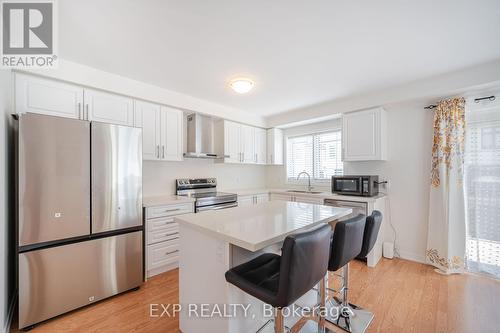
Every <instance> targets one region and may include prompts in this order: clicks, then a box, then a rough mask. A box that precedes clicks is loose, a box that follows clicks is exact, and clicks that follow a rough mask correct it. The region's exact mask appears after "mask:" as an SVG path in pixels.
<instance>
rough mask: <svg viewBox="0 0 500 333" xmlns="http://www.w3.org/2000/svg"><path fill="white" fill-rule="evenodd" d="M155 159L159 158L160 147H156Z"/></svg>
mask: <svg viewBox="0 0 500 333" xmlns="http://www.w3.org/2000/svg"><path fill="white" fill-rule="evenodd" d="M156 158H160V145H157V146H156Z"/></svg>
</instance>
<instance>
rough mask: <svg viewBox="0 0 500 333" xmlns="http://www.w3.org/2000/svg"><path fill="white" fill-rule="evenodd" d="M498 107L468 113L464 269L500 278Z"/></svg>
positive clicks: (499, 125)
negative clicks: (465, 257)
mask: <svg viewBox="0 0 500 333" xmlns="http://www.w3.org/2000/svg"><path fill="white" fill-rule="evenodd" d="M499 111H500V108H498V107H495V108H485V109H473V110H468V111H467V113H466V117H467V131H466V142H465V165H464V169H465V184H464V185H465V187H464V189H465V200H466V208H467V210H466V219H467V267H468V269H469V270H470V271H473V272H479V273H486V274H490V275H493V276H495V277H497V278H500V220H499V219H498V217H499V216H500V113H499Z"/></svg>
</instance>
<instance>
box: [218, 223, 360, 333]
mask: <svg viewBox="0 0 500 333" xmlns="http://www.w3.org/2000/svg"><path fill="white" fill-rule="evenodd" d="M331 237H332V230H331V227H330V225H328V224H327V225H323V226H321V227H319V228H316V229H314V230H310V231H307V232H303V233H300V234H295V235H291V236H288V237H286V239H285V241H284V243H283V247H282V249H281V251H282V253H281V256H279V255H277V254H273V253H265V254H262V255H260V256H259V257H257V258H255V259H253V260H250V261H249V262H246V263H244V264H241V265H239V266H236V267H234V268H232V269H230V270H229V271H227V272H226V281H227V282H229V283H231V284H233V285H235V286H236V287H238V288H240V289H241V290H243V291H244V292H246V293H248V294H250V295H252V296H254V297H256V298H258V299H259V300H261V301H262V302H264V303H267V304H269V305H271V306H273V307H274V308H275V317H274V319H273V320H270V321H268V322H267V323H266V324H264V326H262V327H261V328H260V329H259V331H261V330H262V329H263V328H264V327H265V326H266V325H267V324H269V323H270V322H271V321H274V331H275V332H276V333H278V332H279V333H283V332H284V330H285V326H284V323H283V314H282V311H281V310H282V309H283V308H285V307H288V306H290V305H291V304H293V303H294V302H295V301H296V300H297V299H299V298H300V297H302V296H303V295H305V294H306V293H307V292H308V291H309V290H311V289H312V288H313V287H314V286H315V285H317V284H318V282H320V281H322V282H324V278H325V276H326V273H327V269H328V260H329V255H330V240H331ZM358 253H359V251H358ZM320 289H322V290H323V291H324V290H325V287H324V284H323V285H322V286H321V283H320ZM325 298H326V297H325V293H324V292H323V294H322V299H321V302H322V303H323V302H324V300H325ZM322 305H323V306H324V303H323V304H322ZM318 322H321V320H318Z"/></svg>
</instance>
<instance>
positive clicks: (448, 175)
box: [426, 98, 466, 274]
mask: <svg viewBox="0 0 500 333" xmlns="http://www.w3.org/2000/svg"><path fill="white" fill-rule="evenodd" d="M464 142H465V99H464V98H453V99H449V100H445V101H441V102H439V103H438V105H437V108H436V109H435V114H434V141H433V146H432V170H431V189H430V203H429V228H428V236H427V251H426V259H427V262H428V263H429V264H431V265H433V266H435V267H436V268H437V269H438V272H440V273H444V274H452V273H461V272H463V269H464V258H465V248H466V247H465V243H466V227H465V200H464V187H463V165H464Z"/></svg>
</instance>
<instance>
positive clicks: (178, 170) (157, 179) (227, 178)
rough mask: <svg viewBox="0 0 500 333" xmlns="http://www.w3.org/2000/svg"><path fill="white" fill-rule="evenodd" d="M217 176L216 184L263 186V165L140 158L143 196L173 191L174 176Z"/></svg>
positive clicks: (222, 185)
mask: <svg viewBox="0 0 500 333" xmlns="http://www.w3.org/2000/svg"><path fill="white" fill-rule="evenodd" d="M208 177H215V178H217V183H218V184H217V187H218V189H219V190H223V189H245V188H265V187H266V167H265V166H263V165H238V164H223V163H216V162H215V161H214V160H206V159H185V160H184V161H182V162H158V161H144V163H143V195H144V196H145V197H147V196H156V195H165V194H174V193H175V180H176V179H177V178H208Z"/></svg>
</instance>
